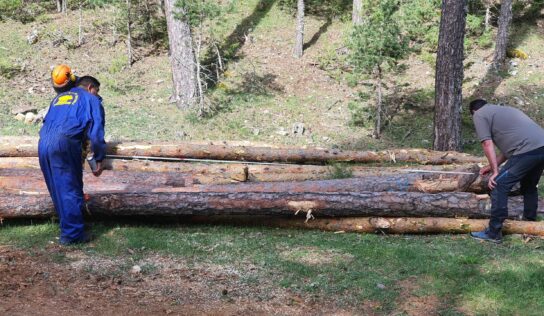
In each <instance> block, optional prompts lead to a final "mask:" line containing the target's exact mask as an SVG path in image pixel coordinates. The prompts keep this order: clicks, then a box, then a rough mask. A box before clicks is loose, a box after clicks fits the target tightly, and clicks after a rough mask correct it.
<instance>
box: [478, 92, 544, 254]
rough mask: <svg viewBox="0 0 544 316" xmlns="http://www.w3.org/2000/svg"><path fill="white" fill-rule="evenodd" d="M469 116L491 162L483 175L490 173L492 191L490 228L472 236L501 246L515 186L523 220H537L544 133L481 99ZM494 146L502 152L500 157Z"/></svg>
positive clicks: (513, 111)
mask: <svg viewBox="0 0 544 316" xmlns="http://www.w3.org/2000/svg"><path fill="white" fill-rule="evenodd" d="M470 113H471V114H472V120H473V121H474V126H475V128H476V134H477V135H478V138H479V139H480V141H481V142H482V147H483V150H484V153H485V156H486V157H487V160H488V162H489V165H488V166H486V167H483V168H482V169H481V170H480V174H482V175H485V174H489V173H491V177H490V178H489V182H488V186H489V188H490V189H491V190H492V191H491V219H490V220H489V226H488V227H487V229H486V230H485V231H481V232H475V233H471V236H472V237H474V238H476V239H480V240H486V241H491V242H495V243H500V242H501V241H502V224H503V222H504V220H505V219H506V218H507V217H508V193H509V192H510V190H511V189H512V187H513V186H514V185H515V184H516V183H518V182H519V183H520V187H521V192H522V193H523V203H524V208H523V219H525V220H529V221H535V220H536V213H537V208H538V190H537V185H538V181H539V180H540V177H541V176H542V171H543V169H544V129H542V127H540V125H538V124H537V123H535V122H534V121H533V120H531V119H530V118H529V117H528V116H527V115H525V113H523V112H522V111H520V110H518V109H516V108H513V107H509V106H499V105H494V104H489V103H487V101H485V100H481V99H478V100H474V101H472V102H471V103H470ZM495 145H496V146H497V147H498V148H499V150H500V153H499V154H498V155H497V154H496V153H495ZM507 160H508V161H507ZM505 161H507V163H506V164H505V165H504V166H503V167H502V168H501V169H500V171H499V166H500V165H502V164H503V163H504V162H505Z"/></svg>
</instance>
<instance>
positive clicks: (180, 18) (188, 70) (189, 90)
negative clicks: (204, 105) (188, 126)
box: [164, 0, 198, 109]
mask: <svg viewBox="0 0 544 316" xmlns="http://www.w3.org/2000/svg"><path fill="white" fill-rule="evenodd" d="M164 5H165V9H166V24H167V28H168V42H169V44H170V64H171V67H172V81H173V85H174V92H173V96H172V100H173V101H175V102H176V104H177V106H178V108H180V109H184V108H189V107H191V106H192V105H194V104H195V101H196V98H198V92H197V78H196V59H195V53H194V49H193V45H192V43H193V40H192V34H191V27H190V25H189V22H188V21H187V18H186V17H185V16H184V13H185V12H184V9H183V8H179V7H177V6H176V1H175V0H165V1H164Z"/></svg>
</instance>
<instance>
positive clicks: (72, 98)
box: [53, 92, 79, 106]
mask: <svg viewBox="0 0 544 316" xmlns="http://www.w3.org/2000/svg"><path fill="white" fill-rule="evenodd" d="M78 97H79V95H78V94H77V93H73V92H66V93H63V94H60V95H58V96H57V98H56V99H55V102H54V103H53V105H54V106H59V105H73V104H75V103H76V102H77V99H78Z"/></svg>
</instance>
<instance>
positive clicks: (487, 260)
mask: <svg viewBox="0 0 544 316" xmlns="http://www.w3.org/2000/svg"><path fill="white" fill-rule="evenodd" d="M245 2H246V3H245V4H246V5H245V6H241V7H239V8H237V10H235V11H234V12H233V13H232V14H231V15H232V16H231V17H232V18H231V19H229V22H228V24H227V25H226V26H225V27H223V28H222V29H221V30H219V32H223V34H230V32H232V30H234V28H235V25H236V23H237V22H239V21H241V20H242V19H244V17H246V16H249V15H250V14H251V13H252V12H253V6H254V4H256V3H257V1H255V0H250V1H245ZM99 13H100V14H98V12H85V22H86V25H87V28H86V30H87V33H88V36H87V43H86V44H85V45H84V46H83V47H82V48H79V49H74V50H69V49H66V48H64V47H60V48H53V47H52V46H51V44H50V41H51V38H53V36H54V34H55V32H56V31H58V30H62V31H63V32H64V33H65V34H69V35H70V36H71V37H72V38H75V34H76V30H77V27H76V24H75V22H73V21H71V19H70V18H64V17H62V16H58V15H57V16H45V17H42V18H41V20H40V21H38V22H35V23H33V24H31V25H22V24H17V23H0V43H1V44H0V46H1V47H0V60H1V61H2V62H5V63H7V64H18V65H21V64H23V63H25V64H26V65H27V66H26V71H25V73H24V75H20V76H17V77H16V78H15V80H14V81H12V82H10V84H8V81H7V80H4V79H2V80H0V135H35V134H36V133H37V131H38V126H28V125H24V124H22V123H19V122H16V121H14V120H13V118H12V116H11V114H10V113H9V112H10V110H11V108H12V107H15V106H19V105H20V104H21V103H33V104H36V105H37V106H38V107H40V108H41V107H45V106H46V105H47V103H48V100H49V99H50V97H51V95H52V92H51V91H50V89H49V86H48V82H47V77H48V71H49V67H50V66H51V65H53V64H56V63H59V62H68V63H69V64H71V65H73V67H74V68H75V70H76V71H77V73H78V74H86V73H91V74H97V76H98V77H99V78H100V79H101V80H102V82H103V84H104V87H103V89H102V91H103V96H104V98H105V106H106V111H107V116H108V127H107V132H108V134H109V137H111V138H115V139H146V140H180V139H186V138H190V139H249V140H256V141H264V142H273V143H284V144H298V145H307V144H312V145H324V146H334V145H337V146H340V147H345V148H352V147H354V148H375V147H382V148H383V147H391V146H416V147H429V146H430V141H431V133H432V115H431V112H430V107H431V106H432V103H433V96H432V84H433V79H432V68H431V67H430V66H429V65H427V64H426V63H425V62H422V61H420V60H419V58H418V56H412V58H411V59H410V61H409V63H408V64H409V66H410V68H409V69H408V70H407V71H406V72H405V73H404V74H403V75H401V76H399V77H398V78H397V82H399V83H410V86H409V87H407V88H406V89H405V96H404V97H405V99H406V100H408V101H409V102H410V103H411V104H413V105H414V107H413V108H411V109H408V110H406V111H405V112H404V113H402V114H401V115H399V116H397V118H396V119H395V122H394V124H392V125H391V126H390V127H388V128H387V129H386V130H385V137H384V139H383V140H382V141H380V142H376V141H374V140H372V139H370V138H369V137H368V136H367V134H368V133H369V132H368V130H366V129H365V128H361V127H351V126H349V124H348V120H349V112H348V109H347V104H348V102H349V101H350V100H353V98H354V94H355V92H356V89H354V88H350V87H349V86H348V84H347V83H346V82H345V81H344V80H343V79H340V80H339V81H336V80H333V79H330V78H329V77H328V76H327V73H326V72H324V71H322V70H320V69H318V68H317V67H315V66H313V63H315V62H317V61H319V60H323V59H324V58H325V59H326V58H327V56H329V55H330V52H331V51H334V49H335V48H338V47H340V46H342V34H343V31H344V30H345V29H346V27H347V24H346V23H342V22H334V23H333V24H332V25H331V26H330V27H328V29H327V31H326V32H324V33H323V34H321V36H320V37H319V39H318V40H317V42H316V43H315V44H314V45H313V46H311V47H310V48H309V49H308V50H307V51H306V56H305V57H304V58H303V59H302V60H300V61H294V60H292V58H291V57H290V55H291V44H292V36H291V35H292V33H293V31H294V30H293V27H292V26H293V19H292V18H291V17H290V16H288V15H285V14H284V13H282V12H281V11H279V10H278V9H277V8H276V7H273V8H272V9H271V11H270V12H268V14H266V15H265V16H264V17H263V18H262V19H261V20H260V23H259V24H258V26H257V27H255V29H254V30H253V32H252V34H253V38H254V41H253V43H252V44H248V45H245V46H244V47H243V48H242V49H241V50H240V51H239V52H238V54H239V57H240V58H239V59H238V60H233V61H230V63H229V72H228V76H226V77H225V78H224V81H223V85H221V87H222V88H221V89H218V91H215V92H214V94H215V95H217V96H224V95H227V96H228V97H229V100H230V101H229V102H226V103H225V104H224V109H223V110H222V111H221V112H220V113H219V114H218V115H216V116H214V117H213V118H210V119H207V120H203V121H200V120H196V119H195V117H194V115H193V113H192V112H190V111H189V112H180V111H178V110H177V109H175V108H174V107H173V106H172V105H171V104H169V103H168V96H169V91H170V86H169V83H168V82H169V78H170V75H169V71H170V70H169V65H168V58H167V56H166V54H165V52H158V54H157V55H151V56H149V57H145V58H144V59H141V60H139V61H138V62H137V63H136V64H135V65H134V66H133V67H132V68H130V69H126V68H123V67H122V66H121V65H122V64H123V61H124V54H125V51H124V46H123V45H122V44H118V45H117V46H115V47H113V48H112V47H110V46H109V45H108V44H107V41H108V40H109V37H110V36H111V34H109V33H107V30H108V28H107V25H106V26H104V24H103V22H102V21H103V20H102V19H103V18H104V16H105V15H107V14H109V13H107V12H106V13H103V12H99ZM93 21H94V23H93ZM323 24H324V22H323V21H320V20H317V19H313V18H310V19H309V25H308V32H307V34H308V37H312V36H313V35H314V34H315V33H316V32H317V30H318V29H319V28H320V27H321V26H323ZM278 25H281V26H285V25H287V27H278ZM33 27H36V28H38V29H39V30H40V32H41V34H42V35H41V36H42V38H41V40H40V42H39V43H38V44H36V45H34V46H29V45H27V44H26V42H25V37H26V35H27V34H28V33H29V32H30V30H31V29H32V28H33ZM99 27H100V28H101V29H102V30H104V29H105V30H106V31H103V32H104V33H103V34H102V35H101V36H99V35H96V34H94V32H95V31H96V30H97V28H99ZM541 32H542V30H539V29H537V28H535V27H533V26H531V27H527V26H524V25H521V26H518V27H516V29H515V37H516V38H518V39H519V41H518V42H519V43H518V46H519V47H520V48H522V49H524V50H525V51H527V52H528V53H529V55H530V56H531V58H530V59H529V60H527V61H518V62H519V66H518V74H517V75H516V76H511V77H509V76H504V78H502V77H495V76H487V77H486V76H485V74H486V71H485V68H484V65H483V62H482V60H483V58H484V57H486V56H488V55H489V54H490V51H477V52H472V53H471V54H470V55H469V56H468V58H467V64H468V63H470V62H472V61H474V63H473V64H472V66H470V67H469V68H468V69H467V79H466V93H465V94H466V95H467V96H470V95H474V96H483V97H487V98H489V99H491V100H497V101H500V102H505V103H512V104H514V105H519V106H520V107H522V108H523V109H524V110H527V111H529V112H530V113H531V114H532V116H533V117H535V118H536V119H537V120H539V122H540V123H543V120H544V116H543V114H542V110H541V109H542V106H543V105H544V90H543V89H542V86H543V85H542V83H543V82H542V80H543V78H544V77H543V70H542V68H541V67H540V65H541V64H542V63H541V61H542V58H543V57H542V53H541V50H540V47H542V46H543V44H544V43H543V42H544V40H543V39H542V36H541ZM331 74H332V75H338V74H335V73H334V72H333V73H331ZM484 77H486V79H485V80H483V78H484ZM266 78H269V79H270V78H273V79H274V80H272V81H271V80H266ZM338 78H342V76H338ZM248 80H250V82H253V83H254V86H256V87H258V88H259V89H248V86H249V87H252V86H250V85H248V84H247V83H248ZM251 80H252V81H251ZM271 83H273V84H271ZM31 87H32V88H33V89H32V92H29V88H31ZM476 90H478V91H477V92H476ZM514 97H517V99H520V100H522V102H523V105H522V104H521V102H519V101H517V100H516V99H515V98H514ZM465 121H466V122H467V124H466V129H465V130H464V138H465V139H466V140H470V139H473V136H474V135H473V131H472V129H471V126H470V122H469V120H468V118H465ZM295 122H303V123H304V124H305V126H306V128H307V129H309V133H308V134H307V135H305V136H303V137H299V138H295V137H290V136H282V135H280V134H278V133H277V132H278V130H282V129H283V130H286V131H290V129H291V126H292V124H293V123H295ZM256 129H258V130H259V133H258V134H257V133H256V132H255V131H256ZM408 131H411V132H410V133H409V134H408ZM186 135H188V136H186ZM406 135H407V136H406ZM476 145H477V144H476ZM466 149H467V150H469V151H476V152H479V148H478V146H475V145H469V146H467V147H466ZM114 228H115V227H114V226H112V224H99V225H97V226H96V228H95V231H97V232H98V233H99V234H100V237H99V239H98V241H97V243H96V245H95V246H86V247H84V248H83V250H84V251H85V252H86V253H88V254H90V255H99V256H120V257H122V258H125V259H126V260H128V261H131V260H132V261H135V260H138V258H141V257H145V256H147V255H149V254H150V253H152V252H159V253H162V254H167V255H173V256H181V257H185V258H187V257H188V258H192V260H194V261H195V262H206V261H211V262H214V263H218V264H222V265H235V266H240V265H243V264H244V262H246V261H249V262H252V263H253V264H255V265H256V266H258V267H259V269H258V274H257V276H256V279H257V280H259V278H272V279H273V280H274V284H275V285H276V286H283V287H287V288H291V289H293V290H294V291H297V292H300V293H306V294H308V293H309V294H316V295H318V297H319V296H323V295H326V294H329V295H330V294H332V295H336V296H335V297H336V298H337V301H338V304H347V305H349V304H354V303H353V301H354V299H355V300H356V301H357V300H360V299H368V300H374V301H378V302H379V304H378V305H377V307H376V309H377V310H378V311H382V312H386V311H393V310H395V308H396V307H398V306H397V305H399V304H400V303H399V302H398V301H396V300H395V298H396V297H397V296H398V295H399V293H400V292H401V291H402V290H403V287H402V284H403V283H402V281H403V280H414V282H415V283H417V287H416V288H415V292H414V293H413V295H419V296H427V295H430V294H434V295H437V296H438V297H439V299H440V302H441V303H440V309H442V310H443V311H444V313H445V314H448V313H449V314H456V313H458V312H460V311H463V312H465V313H469V314H470V311H472V312H473V313H477V314H515V313H517V314H522V315H530V314H536V313H537V312H538V311H541V310H542V308H543V307H544V306H543V305H542V301H541V300H539V298H541V297H542V295H543V294H544V288H543V287H542V283H541V282H539V280H542V279H543V278H544V275H543V271H542V268H541V267H542V264H543V262H542V250H541V249H542V246H543V244H542V241H535V242H532V243H529V244H524V243H522V242H521V241H520V239H519V238H518V237H510V238H509V239H508V240H507V242H506V245H504V246H499V247H495V246H490V245H481V244H479V243H475V242H473V241H471V240H467V239H466V237H451V236H440V237H384V236H360V235H355V234H342V235H333V234H329V233H318V232H300V231H290V230H273V229H262V228H251V229H246V228H243V229H242V228H229V227H186V226H168V227H163V226H161V227H155V226H140V225H130V224H127V225H122V226H120V229H119V230H116V231H117V232H118V234H119V236H120V237H115V236H113V235H111V234H106V233H108V232H111V231H112V230H113V229H114ZM0 231H1V233H0V243H2V244H5V243H8V244H16V245H18V246H21V247H26V246H31V247H33V249H34V250H36V249H37V248H41V246H44V245H45V244H46V242H47V241H49V240H54V236H56V235H57V233H58V231H57V228H56V225H52V224H39V225H17V224H7V225H6V224H4V226H1V227H0ZM116 234H117V233H116ZM247 236H250V237H258V240H259V241H258V242H248V240H247V238H246V237H247ZM165 241H167V242H165ZM126 247H130V248H132V249H142V247H145V249H147V250H145V251H141V252H138V253H137V254H136V255H129V254H127V253H125V251H124V249H125V248H126ZM212 248H213V249H214V250H213V251H211V252H210V251H207V250H206V249H212ZM291 250H292V251H291ZM286 251H287V254H286ZM316 251H317V253H318V254H320V253H322V252H327V251H332V252H336V253H338V254H339V258H340V259H339V260H338V261H337V262H336V261H333V263H331V264H325V265H318V266H315V265H309V264H305V263H301V260H299V259H300V258H301V257H304V256H306V255H307V253H308V252H312V253H313V252H316ZM282 254H283V255H282ZM345 258H348V259H345ZM254 281H255V279H254V278H249V279H248V280H247V282H254ZM377 284H383V285H385V289H384V290H381V289H379V288H378V287H377V286H376V285H377ZM334 293H336V294H334Z"/></svg>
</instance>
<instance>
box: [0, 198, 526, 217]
mask: <svg viewBox="0 0 544 316" xmlns="http://www.w3.org/2000/svg"><path fill="white" fill-rule="evenodd" d="M0 200H1V201H2V204H0V218H23V217H30V218H32V217H35V218H40V217H41V218H44V217H50V216H52V215H53V214H54V208H53V203H52V202H51V199H50V197H49V195H47V194H33V195H28V194H7V193H0ZM87 204H88V208H89V210H90V212H91V213H92V214H97V215H106V216H136V215H139V216H145V215H153V216H174V215H175V216H177V215H206V216H208V215H293V214H295V213H299V212H306V213H307V216H309V215H310V214H312V215H315V216H340V217H342V216H387V217H404V216H416V217H428V216H433V217H470V218H485V217H488V216H489V207H490V202H489V199H488V198H487V199H482V198H481V197H480V196H478V195H476V194H473V193H459V192H455V193H438V194H427V193H416V192H359V193H354V192H342V193H337V192H335V193H327V192H321V193H295V192H281V193H269V192H266V193H260V192H241V193H217V192H173V193H172V192H154V193H96V194H92V195H91V198H90V200H89V201H88V203H87ZM309 213H310V214H309ZM522 213H523V202H519V199H517V200H512V199H511V201H510V202H509V216H510V217H516V216H520V215H521V214H522Z"/></svg>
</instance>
